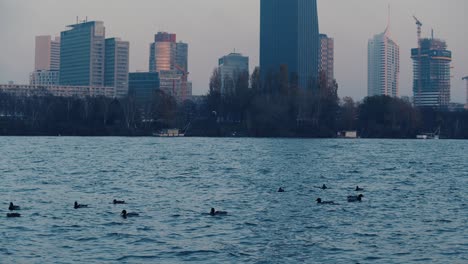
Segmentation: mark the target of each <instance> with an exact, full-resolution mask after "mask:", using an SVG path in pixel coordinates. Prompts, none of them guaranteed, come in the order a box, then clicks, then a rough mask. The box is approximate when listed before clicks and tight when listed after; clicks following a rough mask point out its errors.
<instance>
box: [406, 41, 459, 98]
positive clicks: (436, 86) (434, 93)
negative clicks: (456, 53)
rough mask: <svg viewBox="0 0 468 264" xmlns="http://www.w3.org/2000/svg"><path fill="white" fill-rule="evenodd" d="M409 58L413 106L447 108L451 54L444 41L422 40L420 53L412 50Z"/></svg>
mask: <svg viewBox="0 0 468 264" xmlns="http://www.w3.org/2000/svg"><path fill="white" fill-rule="evenodd" d="M419 52H421V53H419ZM411 58H412V59H413V68H414V70H413V73H414V76H413V80H414V81H413V93H414V104H415V105H416V106H419V107H448V106H449V104H450V88H451V82H450V78H451V74H450V72H451V70H450V64H451V62H452V52H451V51H449V50H447V45H446V43H445V41H443V40H438V39H422V40H421V51H419V49H417V48H416V49H412V50H411Z"/></svg>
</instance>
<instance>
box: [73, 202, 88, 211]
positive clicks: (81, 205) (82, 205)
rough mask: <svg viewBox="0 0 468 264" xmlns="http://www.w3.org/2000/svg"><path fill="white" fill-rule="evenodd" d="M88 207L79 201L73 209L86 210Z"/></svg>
mask: <svg viewBox="0 0 468 264" xmlns="http://www.w3.org/2000/svg"><path fill="white" fill-rule="evenodd" d="M86 207H88V205H87V204H79V203H78V202H77V201H75V205H74V206H73V208H75V209H78V208H86Z"/></svg>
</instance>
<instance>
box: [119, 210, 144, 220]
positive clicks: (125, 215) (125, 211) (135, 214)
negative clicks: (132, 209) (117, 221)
mask: <svg viewBox="0 0 468 264" xmlns="http://www.w3.org/2000/svg"><path fill="white" fill-rule="evenodd" d="M120 215H121V216H122V217H123V218H127V217H135V216H140V215H139V214H138V213H127V210H122V213H121V214H120Z"/></svg>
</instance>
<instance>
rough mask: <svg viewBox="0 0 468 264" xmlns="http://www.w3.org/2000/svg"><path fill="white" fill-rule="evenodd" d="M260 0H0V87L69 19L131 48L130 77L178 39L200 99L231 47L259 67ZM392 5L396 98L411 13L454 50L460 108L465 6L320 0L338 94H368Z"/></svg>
mask: <svg viewBox="0 0 468 264" xmlns="http://www.w3.org/2000/svg"><path fill="white" fill-rule="evenodd" d="M259 2H260V1H259V0H255V1H253V0H221V1H220V0H197V1H193V0H151V1H150V0H141V1H127V0H117V1H112V4H110V1H92V0H81V1H69V0H42V1H33V0H15V1H10V0H0V23H2V25H4V26H2V27H0V34H1V35H2V36H3V37H4V39H6V40H8V41H4V42H3V43H2V49H1V50H2V52H1V53H0V83H7V82H8V81H14V82H15V83H28V76H29V73H30V72H31V71H32V70H33V68H34V37H35V36H37V35H52V36H54V35H56V36H59V35H60V32H61V31H63V30H65V29H66V26H67V25H70V24H74V23H75V22H76V17H77V16H78V17H79V18H80V19H85V18H86V17H88V20H100V21H104V25H105V26H106V34H107V35H109V36H116V37H121V38H122V39H124V40H127V41H129V42H130V71H147V70H148V55H149V43H150V42H152V39H153V36H154V34H155V33H157V32H158V31H169V32H174V33H176V34H177V38H178V40H182V41H184V42H186V43H188V44H189V65H190V79H191V80H192V81H193V93H194V94H205V93H206V92H207V90H208V81H209V77H210V75H211V73H212V70H213V69H214V68H215V67H216V66H217V60H218V58H219V57H221V56H223V55H225V54H227V53H229V52H232V51H233V50H234V49H235V50H236V51H237V52H241V53H243V54H244V55H246V56H249V57H250V65H251V70H253V69H254V67H255V66H258V65H259V59H258V56H259V21H260V17H259V15H260V9H259V7H260V4H259ZM388 4H390V6H391V19H390V21H391V35H392V37H393V39H394V40H395V41H396V42H397V43H398V44H399V45H400V51H401V54H400V57H401V74H400V95H401V96H412V74H413V73H412V61H411V59H410V49H411V48H415V47H416V26H415V23H414V20H413V18H412V15H413V14H414V15H416V16H417V17H418V18H419V19H420V20H421V21H422V22H423V24H424V25H423V36H424V37H429V36H430V31H431V29H432V28H433V29H434V32H435V37H436V38H441V39H444V40H446V41H447V44H448V49H450V50H451V51H452V52H453V63H452V66H453V67H454V68H453V70H452V76H453V78H452V88H451V89H452V101H454V102H464V101H465V96H466V94H465V93H466V90H465V86H464V83H463V82H462V81H461V78H462V77H463V76H466V75H468V67H467V61H468V52H467V51H466V43H468V36H467V35H466V34H464V32H463V30H461V28H463V27H464V26H466V25H467V24H468V19H467V18H466V16H465V14H464V12H465V11H466V10H468V2H467V1H465V0H450V1H444V0H411V1H407V0H353V1H349V0H347V1H345V0H327V1H324V0H322V1H319V3H318V5H319V6H318V8H319V21H320V22H319V24H320V32H321V33H325V34H328V35H329V36H330V37H332V38H334V39H335V77H336V79H337V82H338V84H339V91H338V92H339V96H340V97H343V96H351V97H353V98H354V99H358V100H360V99H362V98H363V97H365V96H366V95H367V41H368V39H369V38H371V37H372V36H373V35H375V34H378V33H381V32H383V31H384V29H385V27H386V23H387V12H388V10H387V6H388Z"/></svg>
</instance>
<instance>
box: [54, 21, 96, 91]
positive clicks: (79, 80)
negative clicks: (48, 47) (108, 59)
mask: <svg viewBox="0 0 468 264" xmlns="http://www.w3.org/2000/svg"><path fill="white" fill-rule="evenodd" d="M68 27H69V28H70V29H69V30H67V31H63V32H61V35H60V36H61V37H60V40H61V43H60V85H73V86H95V87H102V86H104V56H105V54H104V49H105V27H104V23H103V22H101V21H91V22H86V21H85V22H83V23H78V24H75V25H70V26H68Z"/></svg>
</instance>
